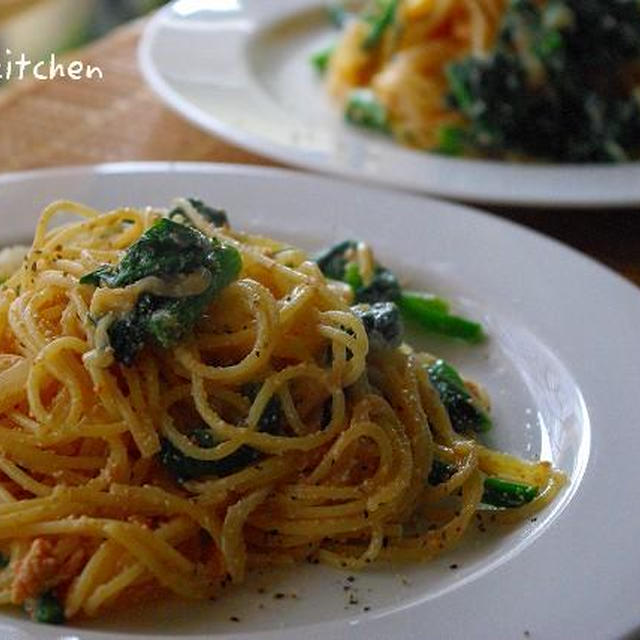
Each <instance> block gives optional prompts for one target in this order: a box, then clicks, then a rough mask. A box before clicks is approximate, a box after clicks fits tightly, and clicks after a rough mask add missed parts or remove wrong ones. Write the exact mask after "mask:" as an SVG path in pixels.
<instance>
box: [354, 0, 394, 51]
mask: <svg viewBox="0 0 640 640" xmlns="http://www.w3.org/2000/svg"><path fill="white" fill-rule="evenodd" d="M381 4H382V7H381V9H380V12H379V13H378V15H377V16H372V17H371V18H370V22H371V28H370V30H369V33H368V34H367V37H366V38H365V39H364V41H363V43H362V47H363V48H364V49H373V48H374V47H376V46H377V45H378V44H379V43H380V41H381V40H382V36H383V35H384V32H385V31H386V30H387V28H388V27H390V26H391V25H392V24H393V23H394V20H395V16H396V9H397V8H398V0H384V2H382V3H381Z"/></svg>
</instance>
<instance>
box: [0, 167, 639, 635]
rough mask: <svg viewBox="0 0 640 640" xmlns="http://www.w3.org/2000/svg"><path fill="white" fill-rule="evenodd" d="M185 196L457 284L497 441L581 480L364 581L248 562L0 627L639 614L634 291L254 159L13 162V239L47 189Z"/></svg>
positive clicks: (473, 370)
mask: <svg viewBox="0 0 640 640" xmlns="http://www.w3.org/2000/svg"><path fill="white" fill-rule="evenodd" d="M177 195H195V196H200V197H202V198H204V199H205V200H207V201H209V202H211V203H212V204H216V205H221V206H224V207H226V208H227V209H228V211H229V214H230V218H231V221H232V223H233V224H234V225H236V226H237V227H238V228H248V229H251V230H254V231H260V232H263V233H269V234H274V235H277V236H279V237H283V238H286V239H289V240H290V241H292V242H295V243H298V244H300V245H303V246H305V247H307V248H308V249H310V250H313V249H318V248H321V247H323V246H326V245H328V244H329V243H332V242H334V241H336V240H339V239H343V238H345V237H354V236H355V237H361V238H363V239H366V240H369V241H370V242H372V243H373V244H374V246H375V247H376V249H377V254H378V256H379V258H380V260H381V261H382V262H383V263H386V264H388V265H389V266H391V267H392V268H394V269H395V270H396V271H397V273H399V274H401V275H402V277H403V278H405V279H406V280H407V281H408V282H409V283H410V284H411V285H412V286H413V287H422V288H426V287H428V288H429V289H431V290H433V291H435V292H439V293H442V294H445V295H447V296H448V297H449V298H450V299H451V300H452V301H453V303H454V304H455V306H456V308H457V309H459V310H461V311H463V312H465V313H468V314H471V315H473V316H475V317H477V318H479V319H481V320H482V321H483V322H484V323H485V325H486V326H487V329H488V332H489V334H490V335H491V339H490V340H489V342H488V343H487V344H486V345H484V346H482V347H477V348H476V347H474V348H472V347H467V346H464V345H458V344H453V343H452V342H448V343H447V342H443V341H435V340H425V341H424V342H425V346H427V347H428V348H430V349H432V350H434V351H437V352H439V353H441V354H443V355H445V356H446V357H448V358H450V359H451V360H452V361H454V362H455V363H456V364H458V365H459V366H460V367H461V368H462V369H463V370H464V371H465V372H467V373H469V374H471V375H472V376H474V377H475V378H477V379H478V380H480V381H481V382H482V383H484V384H485V385H486V386H487V388H488V390H489V392H490V394H491V396H492V398H493V404H494V409H495V410H494V417H495V422H496V426H495V429H494V431H493V432H492V434H491V440H492V442H493V443H495V444H496V445H497V446H499V447H501V448H504V449H506V450H509V451H512V452H514V453H516V454H519V455H523V456H525V457H537V456H538V455H539V454H540V453H542V455H543V456H544V457H546V458H551V459H552V460H553V461H554V463H555V464H556V465H558V466H560V467H561V468H562V469H564V470H565V471H566V473H567V474H568V476H569V478H570V485H569V486H568V487H567V488H566V489H565V490H564V491H563V492H562V494H561V495H560V497H559V499H558V500H557V502H556V503H555V504H554V505H552V506H551V508H549V509H548V510H546V511H545V512H544V513H542V514H540V515H539V517H538V518H537V519H536V520H535V522H527V523H525V524H524V525H522V526H518V527H514V528H512V529H505V530H502V531H501V533H500V534H498V535H489V534H484V535H481V534H479V533H475V534H472V535H470V536H469V538H468V540H467V542H466V544H464V545H463V546H462V547H461V548H460V549H458V550H456V551H455V552H453V553H451V554H448V555H447V556H446V557H443V558H441V559H439V560H437V561H435V562H433V563H430V564H422V565H416V566H410V565H408V566H395V567H394V566H382V567H378V568H376V569H372V570H371V571H366V572H363V573H360V574H357V576H356V580H355V582H354V583H353V585H352V591H351V592H346V591H344V587H345V586H347V585H348V584H349V583H348V582H346V578H347V575H348V574H345V573H343V572H339V571H335V570H331V569H328V568H323V567H319V566H308V565H303V566H299V567H295V568H291V569H290V570H284V571H281V572H279V573H273V574H269V573H263V574H259V575H255V576H251V577H250V578H249V581H248V583H247V585H246V586H244V587H242V588H238V589H235V590H231V591H230V592H228V593H226V594H225V595H224V597H222V598H220V599H219V601H217V602H213V603H210V602H205V603H184V602H169V603H164V602H163V603H162V604H161V605H160V606H159V605H158V604H155V605H152V606H149V607H146V608H140V609H135V610H132V611H129V612H125V613H122V614H117V615H113V614H110V615H109V616H108V617H107V618H105V619H101V620H98V621H94V622H91V623H90V624H83V625H81V627H73V628H64V629H56V628H52V627H46V626H38V625H34V624H32V623H30V622H27V621H25V620H24V618H22V617H21V615H20V613H19V612H13V611H11V610H9V609H2V610H0V638H3V640H4V639H9V640H18V639H20V640H23V639H27V638H38V639H42V638H62V637H64V638H69V639H71V638H82V639H92V640H97V639H98V638H99V639H101V640H106V639H107V638H112V637H114V636H115V634H116V633H120V634H122V635H120V636H116V637H126V638H132V637H136V638H154V637H161V636H172V637H182V638H186V637H189V638H196V637H199V638H205V637H207V638H209V637H228V635H227V634H231V633H233V638H242V639H245V640H257V639H258V638H260V639H272V640H276V639H278V640H312V639H320V638H342V637H345V638H346V637H348V638H350V639H353V640H365V639H366V640H370V639H372V640H388V639H389V638H397V639H398V640H414V639H415V640H418V639H420V640H422V639H423V638H425V637H429V638H447V639H449V638H464V639H467V638H490V637H491V638H524V637H526V636H525V631H526V632H528V633H529V634H530V636H531V637H532V638H544V639H545V640H549V639H554V638H558V639H560V638H586V639H590V638H594V639H595V638H598V639H599V640H600V639H603V638H618V637H620V636H622V635H623V634H625V633H631V632H632V631H633V630H634V629H635V628H636V627H638V626H640V612H639V610H638V602H637V585H638V575H639V574H640V554H639V553H638V545H637V535H638V531H640V512H639V510H638V508H637V505H638V503H639V500H640V489H639V487H640V468H639V467H638V464H637V461H638V459H639V457H640V428H639V424H638V402H637V395H638V381H639V380H640V358H638V355H639V351H640V350H639V349H638V346H639V343H638V326H640V295H639V294H638V290H637V289H636V288H635V287H633V286H632V285H631V284H629V283H628V282H626V281H625V280H623V279H621V278H620V277H618V276H616V275H615V274H613V273H611V272H610V271H608V270H606V269H604V268H603V267H601V266H599V265H597V264H596V263H594V262H593V261H591V260H589V259H587V258H585V257H583V256H581V255H580V254H577V253H576V252H574V251H572V250H570V249H567V248H565V247H563V246H562V245H560V244H558V243H556V242H554V241H551V240H548V239H545V238H543V237H541V236H539V235H536V234H534V233H532V232H530V231H527V230H524V229H523V228H520V227H518V226H516V225H513V224H510V223H506V222H503V221H501V220H499V219H497V218H494V217H491V216H488V215H483V214H481V213H478V212H474V211H473V210H470V209H467V208H464V207H460V206H454V205H451V204H446V203H441V202H437V201H432V200H429V199H426V198H417V197H414V196H409V195H406V194H398V193H389V192H384V191H380V190H377V189H373V188H365V187H357V186H354V185H350V184H347V183H344V182H341V181H338V180H335V179H333V180H332V179H325V178H314V177H311V176H306V175H302V174H294V173H290V172H285V171H277V170H261V169H251V168H247V167H233V166H216V165H188V164H184V165H181V164H177V165H176V164H138V165H136V164H131V165H103V166H98V167H94V168H76V169H60V170H53V171H43V172H33V173H23V174H14V175H11V174H9V175H5V176H2V177H0V222H1V225H2V226H1V227H0V228H1V229H2V241H3V242H4V243H8V242H14V241H16V240H20V239H22V240H24V239H26V238H28V237H29V235H30V234H31V232H32V230H33V227H34V223H35V221H36V218H37V216H38V213H39V210H40V209H41V207H42V206H43V205H45V204H46V203H48V202H50V201H52V200H54V199H58V198H72V199H77V200H80V201H83V202H86V203H89V204H91V205H93V206H96V207H101V208H109V207H114V206H116V205H122V204H128V205H147V204H152V205H167V204H168V203H169V202H170V201H171V199H172V198H173V197H175V196H177ZM454 563H455V564H457V565H458V567H457V568H456V569H451V568H450V565H451V564H454ZM260 588H264V590H265V592H264V593H259V592H258V589H260ZM277 593H283V594H285V596H286V597H284V598H282V599H278V598H276V597H275V596H276V594H277ZM351 594H354V596H355V600H357V603H350V596H351ZM294 595H295V596H296V597H295V598H294V597H293V596H294ZM365 607H369V608H370V610H368V611H365ZM231 616H237V617H238V618H240V622H233V621H231V620H230V617H231Z"/></svg>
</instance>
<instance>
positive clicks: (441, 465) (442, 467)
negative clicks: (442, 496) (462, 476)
mask: <svg viewBox="0 0 640 640" xmlns="http://www.w3.org/2000/svg"><path fill="white" fill-rule="evenodd" d="M456 471H457V469H456V468H455V466H454V465H452V464H449V463H448V462H442V460H438V458H434V459H433V463H432V464H431V471H430V472H429V478H428V482H429V484H430V485H431V486H433V487H435V486H437V485H439V484H442V483H443V482H446V481H447V480H449V478H451V476H452V475H453V474H454V473H455V472H456Z"/></svg>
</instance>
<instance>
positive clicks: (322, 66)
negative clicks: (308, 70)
mask: <svg viewBox="0 0 640 640" xmlns="http://www.w3.org/2000/svg"><path fill="white" fill-rule="evenodd" d="M334 50H335V46H334V45H331V46H330V47H326V48H325V49H321V50H320V51H316V52H315V53H314V54H313V55H312V56H311V58H310V59H309V62H311V65H312V66H313V68H314V69H315V70H316V71H317V72H318V73H320V74H322V73H324V72H325V71H326V70H327V67H328V66H329V61H330V60H331V56H332V55H333V52H334Z"/></svg>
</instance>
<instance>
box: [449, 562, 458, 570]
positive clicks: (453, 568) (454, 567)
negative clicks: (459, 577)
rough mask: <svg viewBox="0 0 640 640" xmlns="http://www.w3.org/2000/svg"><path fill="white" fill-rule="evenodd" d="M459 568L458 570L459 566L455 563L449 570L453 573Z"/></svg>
mask: <svg viewBox="0 0 640 640" xmlns="http://www.w3.org/2000/svg"><path fill="white" fill-rule="evenodd" d="M457 568H458V565H457V564H456V563H455V562H454V563H453V564H450V565H449V569H451V570H452V571H455V570H456V569H457Z"/></svg>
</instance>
